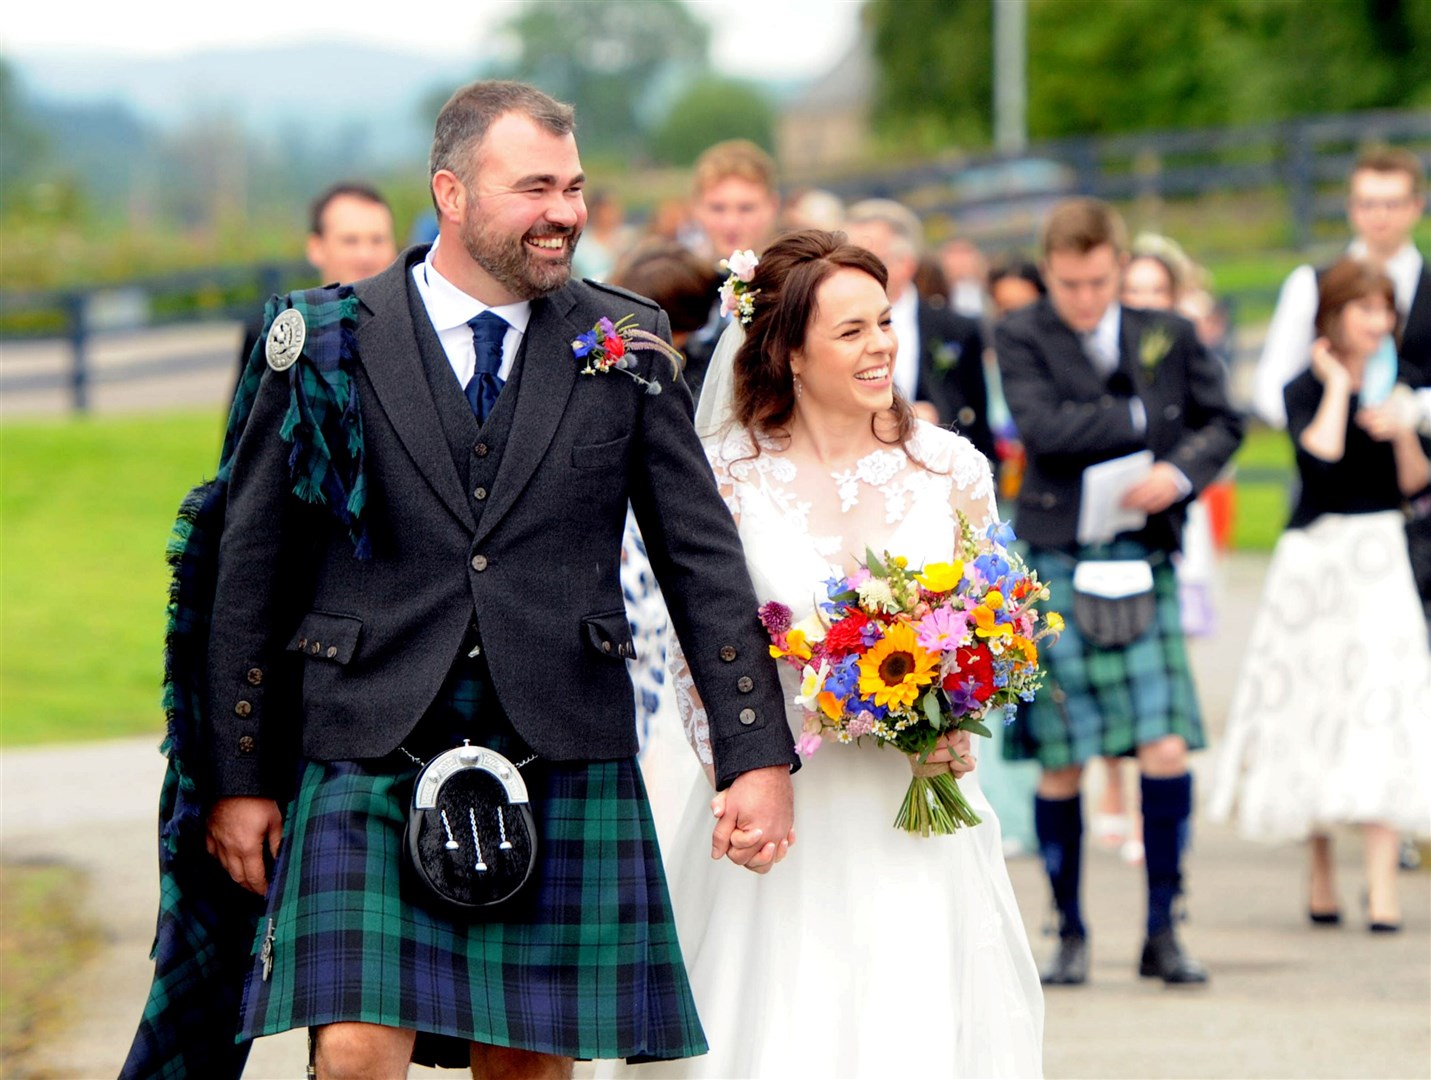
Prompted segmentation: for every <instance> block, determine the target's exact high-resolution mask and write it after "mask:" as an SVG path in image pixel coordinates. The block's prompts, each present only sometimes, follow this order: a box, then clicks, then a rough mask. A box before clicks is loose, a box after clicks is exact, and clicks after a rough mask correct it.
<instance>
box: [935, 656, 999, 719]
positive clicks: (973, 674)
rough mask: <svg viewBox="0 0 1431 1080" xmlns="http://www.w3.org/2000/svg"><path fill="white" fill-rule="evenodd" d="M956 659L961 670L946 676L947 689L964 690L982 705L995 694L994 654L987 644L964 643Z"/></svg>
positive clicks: (945, 685)
mask: <svg viewBox="0 0 1431 1080" xmlns="http://www.w3.org/2000/svg"><path fill="white" fill-rule="evenodd" d="M954 660H955V662H956V663H957V664H958V665H959V670H958V671H951V672H950V673H949V674H948V675H946V676H944V689H945V690H947V691H950V692H953V691H955V690H962V691H964V692H965V693H966V694H968V695H969V696H971V697H973V698H974V699H975V700H976V701H977V702H979V704H981V705H982V704H983V703H984V702H986V701H988V700H989V698H991V697H993V696H994V654H993V653H991V652H990V651H989V647H988V646H987V645H963V646H961V647H960V648H959V649H957V650H956V651H955V653H954Z"/></svg>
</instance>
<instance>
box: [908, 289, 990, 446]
mask: <svg viewBox="0 0 1431 1080" xmlns="http://www.w3.org/2000/svg"><path fill="white" fill-rule="evenodd" d="M918 319H919V388H918V391H917V396H918V398H919V399H920V400H922V401H928V402H929V403H930V404H932V405H933V406H934V407H935V408H936V409H938V410H939V421H940V423H942V424H945V425H948V426H952V427H953V428H954V430H955V431H957V432H958V433H959V434H960V435H963V436H964V437H965V438H966V439H968V440H969V441H970V442H971V443H973V444H974V446H975V447H976V448H977V449H978V450H979V452H980V453H982V454H983V455H984V456H985V457H986V458H988V459H989V461H990V462H994V460H995V459H994V432H993V429H992V428H990V427H989V388H988V380H987V379H985V377H984V337H983V335H982V334H981V333H980V332H979V324H978V322H976V321H975V320H973V319H970V318H967V317H965V316H963V315H960V314H959V313H958V312H957V311H952V310H950V309H949V308H947V307H936V306H935V305H933V304H931V303H930V302H929V301H928V300H926V299H925V298H924V297H922V296H921V297H920V298H919V315H918Z"/></svg>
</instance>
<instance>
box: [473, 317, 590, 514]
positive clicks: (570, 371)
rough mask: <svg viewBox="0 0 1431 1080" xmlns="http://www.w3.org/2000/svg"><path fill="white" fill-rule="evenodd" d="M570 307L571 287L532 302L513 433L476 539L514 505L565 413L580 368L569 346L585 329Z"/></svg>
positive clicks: (503, 451) (513, 421)
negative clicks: (574, 318) (575, 319)
mask: <svg viewBox="0 0 1431 1080" xmlns="http://www.w3.org/2000/svg"><path fill="white" fill-rule="evenodd" d="M575 303H576V300H575V297H574V296H573V295H572V291H571V290H570V289H563V290H562V291H561V292H558V293H555V294H553V295H552V296H549V297H546V298H545V299H542V300H536V301H533V303H532V318H531V322H530V323H528V325H527V340H526V344H525V348H526V356H525V357H523V359H522V378H521V381H520V382H519V383H518V385H517V402H516V407H515V411H514V412H513V414H512V430H511V434H510V435H509V436H508V437H507V445H506V446H505V447H504V448H503V450H502V463H501V464H500V465H499V466H498V467H497V477H496V479H495V480H494V481H493V482H492V496H491V498H490V499H489V500H488V502H487V506H486V509H484V510H483V511H482V521H481V523H480V525H479V526H478V529H477V538H478V539H481V538H482V537H483V536H485V535H487V534H488V533H490V532H491V531H492V528H493V526H495V525H496V524H497V522H499V521H501V520H502V517H503V516H504V515H505V514H506V513H507V511H508V510H510V509H511V508H512V504H513V503H515V502H516V501H517V496H518V495H520V494H521V492H522V489H523V488H525V487H526V486H527V481H528V480H530V479H531V478H532V473H534V472H535V471H536V468H537V465H538V464H540V462H541V460H542V457H543V456H544V455H545V454H546V451H547V447H548V446H549V445H551V441H552V437H553V436H554V435H556V429H557V425H558V424H559V423H561V418H562V414H563V413H564V412H565V411H566V403H567V399H568V398H569V397H570V396H571V392H572V389H573V388H574V387H575V386H576V376H577V370H578V369H579V368H580V367H581V365H580V364H579V363H578V362H577V359H576V356H575V354H573V353H572V351H571V343H572V340H573V339H575V338H576V336H577V335H578V334H580V333H582V332H583V331H584V330H589V329H590V327H589V326H588V327H579V326H577V325H576V323H575V322H573V321H571V314H572V307H573V306H574V305H575ZM593 321H595V320H594V319H593Z"/></svg>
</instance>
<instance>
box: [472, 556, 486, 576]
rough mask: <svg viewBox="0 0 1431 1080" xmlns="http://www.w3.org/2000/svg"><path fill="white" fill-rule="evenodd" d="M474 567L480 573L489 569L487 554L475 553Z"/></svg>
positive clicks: (473, 558) (473, 557)
mask: <svg viewBox="0 0 1431 1080" xmlns="http://www.w3.org/2000/svg"><path fill="white" fill-rule="evenodd" d="M472 569H473V570H476V571H477V572H478V573H479V574H480V573H481V572H482V571H483V570H485V569H487V556H485V555H473V556H472Z"/></svg>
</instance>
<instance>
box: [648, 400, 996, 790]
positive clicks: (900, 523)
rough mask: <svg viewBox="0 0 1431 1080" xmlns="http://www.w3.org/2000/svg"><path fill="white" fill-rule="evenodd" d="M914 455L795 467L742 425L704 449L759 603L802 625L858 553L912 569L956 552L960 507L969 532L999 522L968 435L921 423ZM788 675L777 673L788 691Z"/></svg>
mask: <svg viewBox="0 0 1431 1080" xmlns="http://www.w3.org/2000/svg"><path fill="white" fill-rule="evenodd" d="M909 451H910V452H909V453H908V454H906V453H905V451H904V450H902V449H900V448H898V447H891V448H889V449H881V450H876V451H874V452H872V453H870V454H867V455H865V456H864V457H862V458H860V459H859V460H858V461H857V462H855V463H854V465H852V466H851V467H850V468H848V469H846V470H843V471H835V472H831V471H828V470H820V469H816V468H812V467H808V466H799V467H797V465H796V464H795V463H794V462H793V461H792V460H791V459H790V458H789V457H788V456H787V455H785V454H784V453H782V452H781V451H780V449H779V446H778V445H776V444H768V443H763V444H762V447H761V452H760V454H759V455H755V454H754V446H753V444H752V442H751V437H750V436H749V435H748V434H747V433H746V432H745V431H744V430H743V429H738V428H737V429H735V430H733V431H730V432H728V433H727V434H726V435H725V436H724V437H723V438H721V439H719V440H717V441H714V442H712V443H709V444H708V445H707V447H706V454H707V456H708V457H709V458H710V462H711V468H712V469H713V470H714V471H715V475H716V481H717V482H718V484H719V485H720V491H721V495H722V496H723V497H724V498H725V501H726V505H727V506H728V507H729V508H730V512H731V514H732V515H733V516H734V517H735V520H736V525H737V527H738V528H739V530H740V539H741V542H742V544H743V546H744V548H745V558H746V563H747V565H748V566H749V568H750V576H751V580H752V582H753V583H754V585H755V593H756V596H757V598H758V599H759V601H760V602H761V603H762V604H763V603H765V602H766V601H768V600H778V601H779V602H780V603H782V604H784V605H786V606H787V607H788V608H790V610H791V613H792V616H793V617H794V618H795V619H796V620H797V621H798V620H799V619H801V618H804V617H805V616H806V615H808V614H809V613H810V612H811V611H812V610H813V609H814V607H815V604H816V603H818V602H819V601H821V600H823V599H824V598H825V595H826V593H825V582H826V581H827V580H828V579H829V578H831V577H833V576H836V575H842V574H846V573H849V572H851V571H853V570H854V569H855V568H856V566H857V565H858V564H859V563H861V562H863V561H864V558H865V549H866V548H873V549H874V551H875V552H876V553H879V552H882V551H888V552H889V553H890V554H892V555H903V556H904V557H905V558H907V559H908V560H909V562H910V565H911V566H919V565H921V564H924V563H932V562H943V561H947V560H949V559H950V558H952V557H953V553H954V529H955V524H956V521H957V519H956V517H955V511H956V510H961V511H963V513H964V514H965V516H967V517H968V518H969V521H970V522H971V523H972V524H973V526H974V527H975V528H976V529H982V528H983V527H984V526H985V525H987V524H988V523H990V522H991V521H993V520H994V519H995V518H996V516H997V509H996V507H995V504H994V478H993V474H992V472H991V471H990V469H989V463H988V461H987V460H986V459H985V458H984V456H983V455H982V454H981V453H979V451H978V450H976V449H974V446H973V444H972V443H970V442H969V441H968V440H967V439H964V438H962V437H961V436H958V435H955V434H953V433H952V432H949V431H945V430H944V429H943V428H939V427H935V426H934V425H932V424H926V423H922V422H921V423H920V424H919V425H918V427H917V428H916V430H915V434H914V436H913V438H912V439H911V440H910V443H909ZM911 456H912V457H913V458H915V459H917V461H918V462H920V463H922V466H923V467H921V464H916V462H915V461H913V460H911ZM673 672H674V674H675V679H676V701H677V704H678V706H679V707H680V711H681V717H682V719H683V721H684V722H685V724H686V728H687V733H688V735H689V736H692V743H693V745H694V746H695V747H696V751H697V753H698V754H699V755H700V757H701V760H702V761H703V762H705V763H706V764H710V760H711V759H710V744H709V736H708V734H707V733H706V731H705V715H704V710H702V709H701V708H700V702H699V698H698V697H696V696H695V695H694V692H693V687H692V682H691V677H690V673H689V671H687V670H685V666H684V659H683V658H682V657H681V656H680V654H679V650H677V651H676V652H675V654H674V655H673ZM794 674H795V673H794V672H793V671H786V670H783V669H782V672H781V677H782V679H787V680H788V681H789V686H787V689H791V688H792V687H793V684H794ZM787 700H788V698H787ZM797 726H798V722H797Z"/></svg>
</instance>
